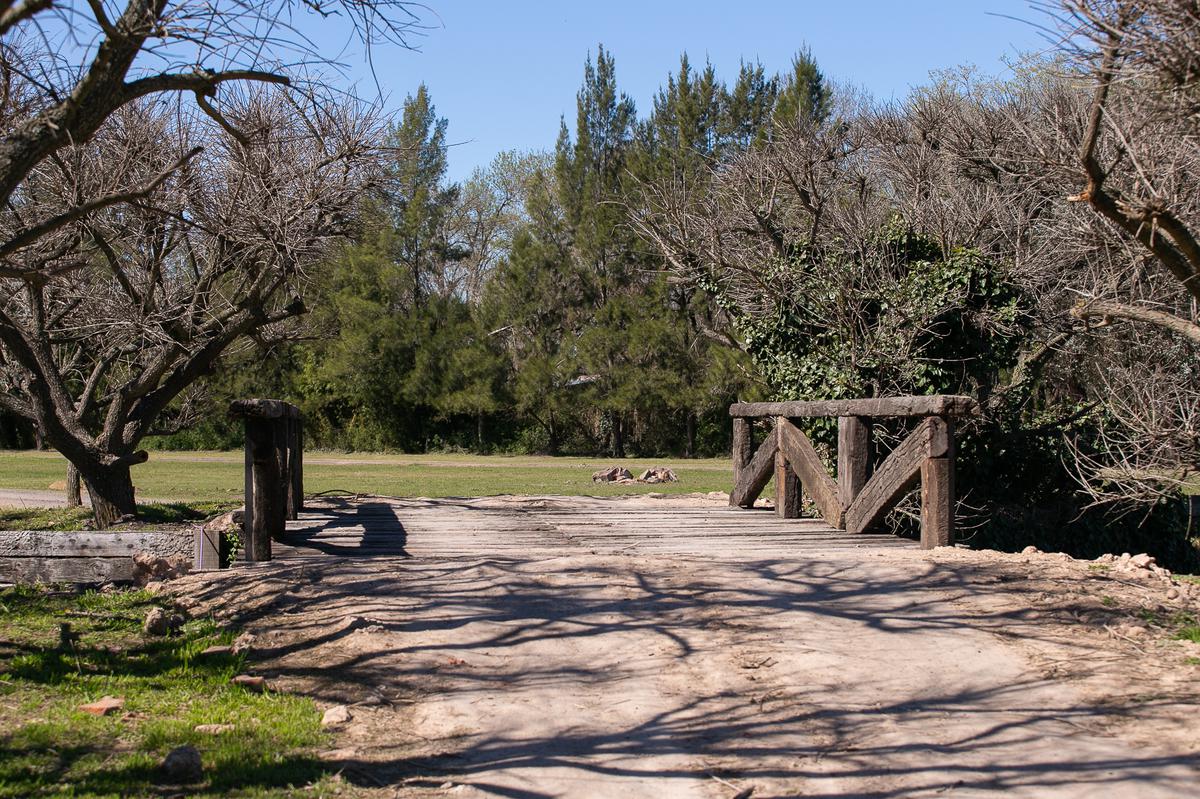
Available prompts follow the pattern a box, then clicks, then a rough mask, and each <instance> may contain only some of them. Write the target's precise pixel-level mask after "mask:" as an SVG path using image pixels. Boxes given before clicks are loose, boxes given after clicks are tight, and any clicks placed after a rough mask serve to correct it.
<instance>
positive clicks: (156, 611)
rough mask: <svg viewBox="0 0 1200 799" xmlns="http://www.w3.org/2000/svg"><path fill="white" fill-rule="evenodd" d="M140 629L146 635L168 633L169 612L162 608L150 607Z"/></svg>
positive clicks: (169, 627) (169, 625) (169, 631)
mask: <svg viewBox="0 0 1200 799" xmlns="http://www.w3.org/2000/svg"><path fill="white" fill-rule="evenodd" d="M142 631H143V632H144V633H146V635H170V633H171V614H170V613H167V611H165V610H164V609H162V608H151V609H150V612H149V613H147V614H146V620H145V621H144V622H142Z"/></svg>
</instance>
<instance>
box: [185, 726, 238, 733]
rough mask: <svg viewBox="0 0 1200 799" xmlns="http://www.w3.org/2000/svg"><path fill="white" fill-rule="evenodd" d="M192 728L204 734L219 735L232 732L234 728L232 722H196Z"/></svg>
mask: <svg viewBox="0 0 1200 799" xmlns="http://www.w3.org/2000/svg"><path fill="white" fill-rule="evenodd" d="M192 729H193V730H195V731H196V732H198V733H202V734H204V735H220V734H221V733H225V732H233V730H234V729H235V728H234V726H233V725H232V724H197V725H196V726H195V727H193V728H192Z"/></svg>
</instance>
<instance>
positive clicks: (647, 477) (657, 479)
mask: <svg viewBox="0 0 1200 799" xmlns="http://www.w3.org/2000/svg"><path fill="white" fill-rule="evenodd" d="M638 480H640V481H641V482H643V483H677V482H679V478H678V477H676V476H675V472H674V471H672V470H671V469H668V468H666V467H665V466H655V467H654V468H652V469H647V470H646V471H644V472H642V474H641V476H640V477H638Z"/></svg>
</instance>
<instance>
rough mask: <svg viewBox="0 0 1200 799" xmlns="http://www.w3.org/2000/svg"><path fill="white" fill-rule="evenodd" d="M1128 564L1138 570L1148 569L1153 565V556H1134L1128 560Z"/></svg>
mask: <svg viewBox="0 0 1200 799" xmlns="http://www.w3.org/2000/svg"><path fill="white" fill-rule="evenodd" d="M1129 564H1130V565H1131V566H1136V567H1137V568H1139V569H1149V568H1150V567H1151V566H1153V565H1154V556H1153V555H1147V554H1146V553H1145V552H1143V553H1141V554H1140V555H1134V556H1133V557H1132V558H1130V559H1129Z"/></svg>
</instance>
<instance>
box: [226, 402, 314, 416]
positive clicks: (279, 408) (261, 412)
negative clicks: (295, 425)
mask: <svg viewBox="0 0 1200 799" xmlns="http://www.w3.org/2000/svg"><path fill="white" fill-rule="evenodd" d="M229 415H230V416H242V417H246V418H251V419H298V418H299V417H300V409H299V408H297V407H296V406H295V405H292V404H291V403H290V402H283V401H282V400H270V399H242V400H234V401H233V402H231V403H229Z"/></svg>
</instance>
